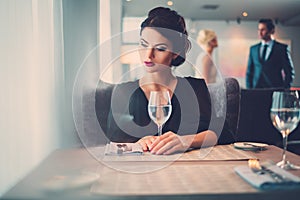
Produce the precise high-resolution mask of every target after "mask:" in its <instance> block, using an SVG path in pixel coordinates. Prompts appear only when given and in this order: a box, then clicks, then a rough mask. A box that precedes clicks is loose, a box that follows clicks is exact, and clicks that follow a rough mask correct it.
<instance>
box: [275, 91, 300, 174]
mask: <svg viewBox="0 0 300 200" xmlns="http://www.w3.org/2000/svg"><path fill="white" fill-rule="evenodd" d="M299 100H300V99H299V92H298V91H296V90H288V91H275V92H273V96H272V106H271V120H272V122H273V125H274V126H275V127H276V128H277V130H279V131H280V133H281V135H282V137H283V155H282V161H280V162H278V163H277V166H279V167H281V168H283V169H300V166H297V165H294V164H292V163H290V162H289V161H287V159H286V149H287V140H288V135H289V134H290V133H291V132H292V131H293V130H294V129H295V128H296V127H297V125H298V122H299V120H300V102H299Z"/></svg>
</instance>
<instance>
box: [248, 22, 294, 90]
mask: <svg viewBox="0 0 300 200" xmlns="http://www.w3.org/2000/svg"><path fill="white" fill-rule="evenodd" d="M274 31H275V26H274V24H273V21H272V20H271V19H260V20H259V23H258V36H259V38H260V39H261V40H262V41H261V42H260V43H258V44H256V45H253V46H251V48H250V55H249V59H248V68H247V72H246V87H247V88H248V89H254V88H289V87H291V83H292V81H293V79H294V66H293V62H292V60H291V56H290V52H289V49H288V46H287V45H286V44H282V43H279V42H277V41H275V40H273V39H272V35H273V34H274Z"/></svg>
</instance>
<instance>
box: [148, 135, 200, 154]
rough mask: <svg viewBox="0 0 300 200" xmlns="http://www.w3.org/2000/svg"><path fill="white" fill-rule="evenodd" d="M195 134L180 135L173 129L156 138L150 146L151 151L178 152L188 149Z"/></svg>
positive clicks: (154, 152)
mask: <svg viewBox="0 0 300 200" xmlns="http://www.w3.org/2000/svg"><path fill="white" fill-rule="evenodd" d="M194 137H195V135H186V136H180V135H177V134H175V133H173V132H172V131H169V132H166V133H165V134H163V135H161V136H159V137H157V138H156V140H155V141H154V142H153V143H152V144H151V146H150V149H149V150H150V152H151V153H153V154H165V155H167V154H172V153H176V152H184V151H186V150H187V149H188V148H189V147H190V145H191V143H192V141H193V139H194Z"/></svg>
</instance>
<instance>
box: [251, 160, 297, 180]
mask: <svg viewBox="0 0 300 200" xmlns="http://www.w3.org/2000/svg"><path fill="white" fill-rule="evenodd" d="M248 166H249V167H250V169H251V170H252V171H253V172H254V173H256V174H260V175H262V174H268V175H269V176H271V177H272V178H273V180H275V181H276V182H279V183H283V182H284V183H286V182H291V180H290V179H288V178H286V177H284V176H282V175H280V174H278V173H276V172H274V171H273V170H271V169H269V168H267V167H266V166H264V165H261V164H260V163H259V161H258V160H257V159H249V160H248Z"/></svg>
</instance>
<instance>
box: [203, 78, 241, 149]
mask: <svg viewBox="0 0 300 200" xmlns="http://www.w3.org/2000/svg"><path fill="white" fill-rule="evenodd" d="M207 86H208V90H209V93H210V96H211V100H212V102H216V101H221V100H220V99H221V98H223V99H224V96H225V97H226V99H224V102H223V104H224V105H223V106H225V105H226V107H223V108H215V110H216V111H215V112H218V109H224V110H225V112H226V115H224V114H222V116H221V117H222V118H223V120H220V123H223V122H224V121H225V124H224V126H226V127H224V128H226V129H227V132H228V131H229V132H230V134H231V135H230V136H231V138H232V140H231V141H229V140H227V138H229V135H223V137H225V138H224V139H223V140H224V141H226V142H225V143H229V142H234V140H236V137H237V135H236V134H237V127H238V121H239V113H240V97H241V95H240V94H241V93H240V85H239V82H238V81H237V80H236V79H235V78H232V77H228V78H225V80H224V82H219V83H212V84H208V85H207ZM224 89H225V94H224V91H222V90H224ZM220 90H221V91H220ZM217 105H218V104H217ZM219 107H220V106H219ZM216 118H219V117H216ZM224 118H225V119H224ZM222 125H223V124H222ZM222 134H225V132H223V131H222ZM226 137H227V138H226Z"/></svg>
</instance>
